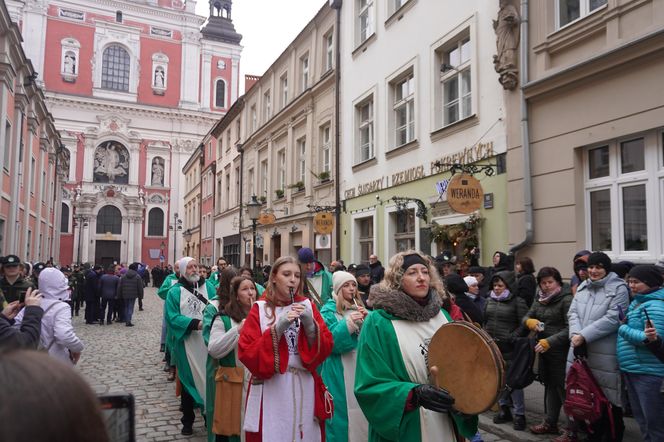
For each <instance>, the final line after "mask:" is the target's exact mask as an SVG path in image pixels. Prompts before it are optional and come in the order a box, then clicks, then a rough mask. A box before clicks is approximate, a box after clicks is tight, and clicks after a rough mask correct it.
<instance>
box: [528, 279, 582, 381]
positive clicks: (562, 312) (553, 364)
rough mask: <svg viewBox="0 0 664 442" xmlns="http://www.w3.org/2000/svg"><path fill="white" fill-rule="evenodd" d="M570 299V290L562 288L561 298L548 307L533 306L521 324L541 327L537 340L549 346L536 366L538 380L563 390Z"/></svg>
mask: <svg viewBox="0 0 664 442" xmlns="http://www.w3.org/2000/svg"><path fill="white" fill-rule="evenodd" d="M572 299H573V297H572V289H571V287H570V286H569V285H568V284H565V285H563V288H562V290H561V292H560V294H559V295H558V296H556V297H555V298H553V299H552V300H551V301H549V303H548V304H542V303H540V302H539V301H535V302H533V305H532V306H531V307H530V310H528V313H527V314H526V316H525V317H524V318H523V323H524V324H525V322H526V320H527V319H537V320H538V321H540V322H543V323H544V331H541V332H538V333H537V339H538V340H540V339H546V340H547V342H548V343H549V345H550V347H549V350H548V351H546V352H544V353H542V354H541V355H540V365H539V368H540V380H541V381H542V382H544V383H545V384H547V385H558V386H560V387H564V386H565V364H566V362H567V351H568V349H569V326H568V322H567V312H568V311H569V306H570V305H571V304H572Z"/></svg>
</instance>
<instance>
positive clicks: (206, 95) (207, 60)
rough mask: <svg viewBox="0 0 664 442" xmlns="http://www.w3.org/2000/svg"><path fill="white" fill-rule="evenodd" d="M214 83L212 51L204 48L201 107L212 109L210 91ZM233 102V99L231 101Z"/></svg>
mask: <svg viewBox="0 0 664 442" xmlns="http://www.w3.org/2000/svg"><path fill="white" fill-rule="evenodd" d="M213 87H214V86H213V85H212V51H211V50H210V49H205V50H203V63H202V66H201V109H203V110H210V108H211V105H210V103H211V101H210V93H211V90H212V88H213ZM231 103H233V101H231Z"/></svg>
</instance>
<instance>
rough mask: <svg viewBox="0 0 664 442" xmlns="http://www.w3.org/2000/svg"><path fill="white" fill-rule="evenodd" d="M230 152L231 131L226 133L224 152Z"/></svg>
mask: <svg viewBox="0 0 664 442" xmlns="http://www.w3.org/2000/svg"><path fill="white" fill-rule="evenodd" d="M229 150H231V130H230V129H228V130H227V131H226V152H228V151H229Z"/></svg>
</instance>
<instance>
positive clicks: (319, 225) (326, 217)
mask: <svg viewBox="0 0 664 442" xmlns="http://www.w3.org/2000/svg"><path fill="white" fill-rule="evenodd" d="M333 229H334V215H332V213H330V212H319V213H317V214H316V216H314V231H315V232H316V233H320V234H321V235H327V234H328V233H332V230H333Z"/></svg>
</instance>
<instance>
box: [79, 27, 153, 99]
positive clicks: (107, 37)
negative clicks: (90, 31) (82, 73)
mask: <svg viewBox="0 0 664 442" xmlns="http://www.w3.org/2000/svg"><path fill="white" fill-rule="evenodd" d="M140 41H141V29H140V28H134V27H131V26H126V25H124V24H121V23H113V22H105V21H102V20H97V21H96V22H95V35H94V51H93V54H95V55H94V63H93V65H92V66H93V75H92V78H93V91H92V93H93V95H94V96H95V97H98V98H108V99H111V100H122V101H130V102H135V101H137V99H138V80H139V78H138V76H139V73H140V66H139V63H140V59H141V45H140ZM112 44H117V45H120V46H122V47H123V48H124V49H125V50H126V51H127V53H128V54H129V90H128V91H127V92H123V91H117V90H110V89H102V87H101V77H102V65H103V63H102V60H103V54H104V50H105V49H106V48H107V47H108V46H110V45H112ZM151 83H152V82H151Z"/></svg>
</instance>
